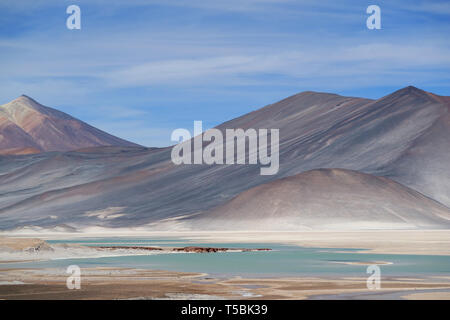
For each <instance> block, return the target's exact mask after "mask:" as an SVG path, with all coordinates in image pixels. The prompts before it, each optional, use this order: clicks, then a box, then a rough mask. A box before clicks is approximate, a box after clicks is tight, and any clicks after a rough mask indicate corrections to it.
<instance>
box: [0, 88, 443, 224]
mask: <svg viewBox="0 0 450 320" xmlns="http://www.w3.org/2000/svg"><path fill="white" fill-rule="evenodd" d="M449 102H450V99H449V97H444V96H439V95H436V94H433V93H429V92H425V91H423V90H420V89H418V88H415V87H406V88H403V89H400V90H397V91H395V92H393V93H391V94H389V95H387V96H385V97H382V98H380V99H376V100H372V99H364V98H354V97H345V96H340V95H336V94H329V93H319V92H311V91H307V92H302V93H299V94H296V95H294V96H291V97H288V98H286V99H283V100H281V101H280V102H276V103H273V104H270V105H268V106H265V107H263V108H261V109H258V110H255V111H253V112H250V113H248V114H245V115H243V116H241V117H238V118H235V119H232V120H230V121H227V122H224V123H223V124H221V125H219V126H218V127H217V128H219V129H220V130H224V129H226V128H242V129H247V128H255V129H259V128H279V129H280V169H279V172H278V174H276V175H273V176H261V175H260V170H259V169H260V168H259V166H258V165H211V166H210V165H178V166H177V165H174V164H173V163H172V161H171V158H170V153H171V148H170V147H168V148H157V149H156V148H155V149H145V148H134V147H102V148H95V147H94V148H92V147H88V148H83V150H85V151H84V152H70V151H69V152H54V153H40V154H31V155H22V156H10V157H8V158H7V159H2V158H1V157H0V160H2V161H0V194H1V196H0V229H12V228H16V227H23V226H39V227H52V226H58V225H67V226H72V227H75V228H83V227H88V226H102V227H111V228H114V227H138V226H146V225H158V223H160V222H161V221H180V222H182V221H183V222H187V220H186V221H185V220H180V219H181V218H182V217H195V216H198V217H206V216H207V215H210V214H211V215H212V216H215V212H218V211H215V210H216V209H217V208H220V207H221V206H227V204H228V203H229V202H230V201H232V199H234V198H235V197H239V195H240V194H242V193H243V192H246V191H248V190H253V188H257V187H259V186H266V185H267V187H271V186H273V185H271V184H270V183H272V182H273V181H277V180H280V179H283V178H288V177H291V176H297V175H301V174H302V173H305V172H308V171H312V170H316V169H319V168H320V169H324V170H326V169H330V170H336V168H338V170H351V171H352V172H357V173H359V174H364V175H369V177H368V178H367V181H369V182H368V183H367V184H364V185H365V186H367V187H368V188H369V186H368V185H372V184H373V185H372V186H370V188H369V189H370V190H371V191H370V192H368V193H366V194H365V197H366V198H365V199H366V201H368V203H372V204H373V206H372V207H371V208H372V209H371V210H373V217H376V216H377V215H378V216H380V217H385V218H386V219H385V220H386V221H387V222H389V221H391V219H394V217H395V216H401V217H403V216H404V215H405V214H406V213H407V212H410V214H412V215H414V216H416V217H417V212H419V211H417V210H412V209H411V210H409V209H407V208H411V206H417V208H421V209H420V212H422V213H421V214H423V215H424V217H423V219H424V220H420V219H418V218H417V219H416V218H414V219H412V217H411V216H406V218H405V219H406V220H407V221H409V222H408V223H406V222H405V223H402V224H401V225H402V227H411V228H418V227H423V226H433V227H438V226H439V225H441V226H442V228H447V224H446V223H445V219H435V218H433V217H429V216H427V215H426V212H427V210H429V212H435V213H437V212H438V211H439V212H441V213H439V214H438V215H439V216H441V217H442V216H443V213H442V212H445V210H446V209H448V208H449V207H450V171H449V170H448V163H450V139H448V137H449V136H450V111H449V106H450V103H449ZM302 177H303V178H302V181H304V180H308V179H312V177H311V176H309V175H302ZM343 177H344V176H343V175H337V176H336V178H335V179H334V180H333V184H334V185H339V184H340V183H341V182H339V179H341V178H342V179H343ZM352 177H353V178H355V179H354V180H352V179H350V181H359V179H358V178H357V177H355V176H353V175H352ZM379 179H381V181H382V182H385V183H384V184H386V183H387V182H386V181H392V182H393V183H394V182H395V183H396V185H395V186H396V188H394V189H395V190H396V191H395V192H393V194H392V196H391V197H390V198H389V197H388V195H387V194H386V193H381V195H382V197H381V196H380V193H378V192H376V190H373V189H372V187H374V188H375V187H376V186H378V185H380V186H381V185H383V183H382V184H380V183H379V182H380V180H379ZM384 179H387V180H384ZM305 183H306V182H305ZM311 183H313V181H312V182H311ZM342 183H344V180H343V181H342ZM387 184H388V185H391V183H390V182H389V183H387ZM397 184H399V185H397ZM349 186H350V187H351V186H353V188H354V190H353V191H351V190H350V189H349V190H348V191H347V192H350V193H354V194H355V195H357V194H358V191H359V190H358V187H359V185H358V183H354V184H350V185H349ZM350 187H349V188H350ZM311 188H312V187H311ZM324 188H325V187H324ZM369 189H368V190H369ZM324 190H325V189H324ZM294 191H295V190H294ZM414 192H416V193H418V194H419V195H420V196H419V195H417V194H415V193H414ZM403 195H407V197H408V199H409V200H408V201H406V200H405V199H404V198H403ZM410 195H412V196H410ZM383 197H387V198H386V199H391V200H390V201H398V204H397V205H392V206H390V207H389V208H388V210H387V209H386V208H385V207H383V206H382V205H380V206H377V204H378V203H381V202H382V200H381V199H383ZM395 199H397V200H395ZM429 200H431V202H430V201H429ZM405 201H406V202H405ZM305 204H307V206H309V207H310V208H314V207H315V205H314V204H313V203H309V204H308V203H305ZM377 207H379V208H378V209H377ZM438 207H439V209H437V208H438ZM292 208H294V207H292ZM217 210H218V209H217ZM389 210H392V211H389ZM248 211H249V212H251V210H250V209H249V210H248ZM318 212H319V211H318ZM344 213H345V214H344ZM341 214H342V215H344V218H342V219H344V220H345V217H347V218H348V219H349V221H347V222H351V221H350V220H351V219H352V217H355V216H356V217H357V216H359V213H358V208H354V207H352V205H351V203H342V207H341V209H340V210H339V213H338V212H336V216H335V217H334V218H336V219H337V220H340V221H341V222H342V223H343V222H345V221H343V220H342V219H341V218H339V216H341ZM297 216H299V217H301V216H302V214H301V211H298V215H297ZM444 216H445V214H444ZM279 218H280V219H281V220H282V219H285V218H286V217H283V215H281V213H280V217H279ZM242 219H245V217H242ZM326 219H331V218H326ZM383 219H384V218H383ZM192 221H194V219H192ZM372 222H373V221H372ZM305 225H306V226H308V224H305ZM310 225H311V226H312V227H314V225H315V224H310ZM372 225H374V224H372ZM379 227H380V228H382V225H381V224H380V225H379ZM385 227H388V226H386V224H385Z"/></svg>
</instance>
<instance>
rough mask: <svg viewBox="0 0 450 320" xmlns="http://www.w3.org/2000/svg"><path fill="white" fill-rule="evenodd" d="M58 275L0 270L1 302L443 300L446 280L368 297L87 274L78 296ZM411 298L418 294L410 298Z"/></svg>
mask: <svg viewBox="0 0 450 320" xmlns="http://www.w3.org/2000/svg"><path fill="white" fill-rule="evenodd" d="M66 277H67V275H66V274H65V273H64V270H62V269H21V270H20V269H3V270H0V299H315V298H326V299H333V298H338V299H339V298H345V297H347V298H348V297H352V298H358V297H361V298H364V297H366V296H367V297H369V298H371V299H376V298H377V297H380V298H386V297H389V295H392V296H393V297H394V298H396V299H402V298H407V299H421V298H423V297H426V298H433V299H448V297H449V293H450V280H449V279H448V278H447V279H446V278H436V277H434V278H431V277H430V278H420V279H400V278H385V279H384V280H383V282H382V288H381V289H380V290H376V291H370V290H368V289H367V287H366V279H365V278H346V277H342V278H337V279H336V278H313V277H286V278H262V279H259V278H240V277H232V278H214V277H211V276H209V275H207V274H202V273H183V272H171V271H158V270H137V269H125V268H121V269H119V268H90V269H88V268H86V269H83V270H82V280H81V289H80V290H69V289H67V288H66ZM414 292H418V293H417V294H414Z"/></svg>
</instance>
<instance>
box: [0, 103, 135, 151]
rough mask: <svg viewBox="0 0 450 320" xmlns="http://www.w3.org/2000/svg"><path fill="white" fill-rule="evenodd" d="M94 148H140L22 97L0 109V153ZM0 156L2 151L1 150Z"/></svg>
mask: <svg viewBox="0 0 450 320" xmlns="http://www.w3.org/2000/svg"><path fill="white" fill-rule="evenodd" d="M95 146H137V145H136V144H134V143H131V142H128V141H125V140H122V139H120V138H117V137H114V136H112V135H110V134H108V133H106V132H103V131H101V130H99V129H96V128H94V127H92V126H90V125H88V124H87V123H84V122H82V121H80V120H78V119H75V118H73V117H71V116H69V115H68V114H65V113H63V112H61V111H58V110H55V109H52V108H49V107H45V106H43V105H41V104H39V103H38V102H36V101H35V100H33V99H31V98H29V97H27V96H20V97H19V98H17V99H15V100H13V101H11V102H9V103H7V104H4V105H1V106H0V150H7V149H8V150H10V151H9V154H11V153H12V152H11V150H14V149H16V150H18V152H19V154H20V153H23V152H22V151H21V150H23V149H30V148H32V149H34V150H40V151H70V150H76V149H80V148H86V147H95ZM0 153H1V151H0Z"/></svg>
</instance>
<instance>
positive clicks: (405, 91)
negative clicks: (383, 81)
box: [391, 86, 428, 96]
mask: <svg viewBox="0 0 450 320" xmlns="http://www.w3.org/2000/svg"><path fill="white" fill-rule="evenodd" d="M391 95H399V96H400V95H414V96H428V92H426V91H424V90H422V89H419V88H417V87H414V86H407V87H404V88H402V89H399V90H397V91H395V92H393V93H392V94H391Z"/></svg>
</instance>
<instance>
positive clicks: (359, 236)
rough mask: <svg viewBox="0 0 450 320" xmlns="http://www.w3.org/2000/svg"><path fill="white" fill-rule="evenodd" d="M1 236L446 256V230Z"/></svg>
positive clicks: (449, 236)
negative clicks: (151, 239)
mask: <svg viewBox="0 0 450 320" xmlns="http://www.w3.org/2000/svg"><path fill="white" fill-rule="evenodd" d="M3 234H4V235H7V236H13V237H23V238H30V237H35V238H40V239H65V240H67V239H76V238H83V237H100V238H102V237H125V238H126V237H133V238H139V237H156V238H178V239H184V240H192V241H201V242H205V243H214V242H216V243H218V242H223V243H239V242H241V243H284V244H293V245H299V246H304V247H320V248H354V249H361V250H360V251H361V252H371V253H389V254H425V255H450V232H449V230H365V231H345V230H342V231H329V230H326V231H325V230H324V231H301V232H255V231H247V232H243V231H237V232H210V231H189V232H187V231H177V232H168V231H164V232H155V231H149V230H145V229H132V230H131V229H101V230H88V232H80V233H45V232H40V233H26V232H19V233H18V232H12V233H8V232H4V233H3Z"/></svg>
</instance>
